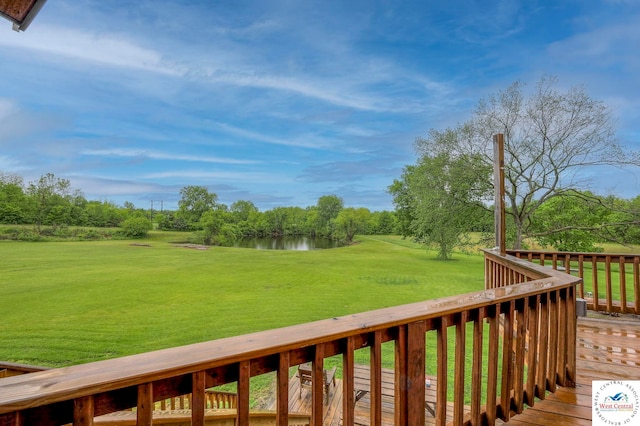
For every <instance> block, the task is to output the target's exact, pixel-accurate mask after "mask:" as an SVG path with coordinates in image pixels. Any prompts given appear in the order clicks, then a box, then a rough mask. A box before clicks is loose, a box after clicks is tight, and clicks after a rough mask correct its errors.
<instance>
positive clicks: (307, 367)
mask: <svg viewBox="0 0 640 426" xmlns="http://www.w3.org/2000/svg"><path fill="white" fill-rule="evenodd" d="M322 373H323V386H324V394H325V396H329V389H330V387H331V384H333V385H334V386H335V385H336V367H333V368H332V369H330V370H322ZM298 379H300V396H299V397H300V398H302V387H303V386H304V387H306V388H309V389H311V387H312V384H313V372H312V370H311V364H309V363H306V364H300V365H299V366H298Z"/></svg>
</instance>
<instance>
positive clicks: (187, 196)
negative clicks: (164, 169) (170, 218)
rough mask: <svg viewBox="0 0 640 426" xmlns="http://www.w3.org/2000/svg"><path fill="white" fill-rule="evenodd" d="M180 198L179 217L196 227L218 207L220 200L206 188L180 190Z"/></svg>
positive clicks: (192, 186) (191, 186)
mask: <svg viewBox="0 0 640 426" xmlns="http://www.w3.org/2000/svg"><path fill="white" fill-rule="evenodd" d="M180 196H181V198H180V201H178V216H179V217H180V218H181V219H183V220H184V221H185V222H187V223H189V224H190V225H192V226H194V227H197V226H198V225H197V224H198V223H199V222H200V218H201V217H202V215H203V214H204V213H205V212H207V211H209V210H212V209H214V208H215V207H216V202H217V200H218V196H217V195H216V194H215V193H213V192H209V190H208V189H207V188H206V187H205V186H195V185H190V186H185V187H184V188H182V189H181V190H180Z"/></svg>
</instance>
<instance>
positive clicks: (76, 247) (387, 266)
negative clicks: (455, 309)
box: [0, 232, 483, 366]
mask: <svg viewBox="0 0 640 426" xmlns="http://www.w3.org/2000/svg"><path fill="white" fill-rule="evenodd" d="M181 239H182V240H183V239H184V236H183V235H181V234H175V233H174V234H171V233H162V232H155V233H152V234H151V236H150V238H149V239H147V240H143V241H96V242H39V243H26V242H7V241H0V360H4V361H12V362H23V363H28V364H37V365H44V366H65V365H72V364H78V363H84V362H90V361H96V360H100V359H106V358H114V357H119V356H124V355H129V354H135V353H141V352H147V351H152V350H156V349H162V348H167V347H174V346H179V345H185V344H189V343H195V342H201V341H207V340H212V339H217V338H221V337H227V336H233V335H239V334H244V333H249V332H254V331H259V330H265V329H271V328H276V327H283V326H288V325H292V324H299V323H304V322H309V321H314V320H319V319H324V318H330V317H334V316H340V315H346V314H351V313H356V312H362V311H367V310H372V309H376V308H382V307H387V306H395V305H400V304H404V303H411V302H415V301H420V300H426V299H433V298H438V297H444V296H448V295H454V294H460V293H465V292H470V291H478V290H482V289H483V257H482V256H481V255H465V254H458V255H456V256H455V260H453V261H448V262H441V261H437V260H434V257H435V255H434V253H430V252H426V251H425V250H424V249H422V248H420V247H419V246H418V245H416V244H413V243H411V242H409V241H407V240H403V239H401V238H400V237H393V236H388V237H381V236H375V237H374V236H371V237H367V236H365V237H359V238H357V239H358V243H357V244H355V245H352V246H349V247H343V248H339V249H330V250H317V251H308V252H301V251H272V250H254V249H240V248H222V247H211V248H209V249H208V250H195V249H190V248H184V247H178V246H176V244H174V243H173V241H179V240H181ZM140 244H147V245H148V246H144V245H140Z"/></svg>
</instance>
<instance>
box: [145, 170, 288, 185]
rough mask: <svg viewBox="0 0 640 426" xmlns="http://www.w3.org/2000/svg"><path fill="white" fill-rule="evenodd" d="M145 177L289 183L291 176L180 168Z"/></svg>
mask: <svg viewBox="0 0 640 426" xmlns="http://www.w3.org/2000/svg"><path fill="white" fill-rule="evenodd" d="M144 178H145V179H167V178H171V179H175V178H180V179H207V180H211V179H218V180H225V181H232V182H251V183H261V184H262V183H277V182H286V183H290V182H291V178H290V177H285V176H281V177H278V176H277V175H274V174H271V173H255V172H217V171H208V170H207V171H204V170H180V171H171V172H161V173H149V174H147V175H145V176H144Z"/></svg>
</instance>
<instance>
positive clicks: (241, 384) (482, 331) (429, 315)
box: [0, 251, 581, 426]
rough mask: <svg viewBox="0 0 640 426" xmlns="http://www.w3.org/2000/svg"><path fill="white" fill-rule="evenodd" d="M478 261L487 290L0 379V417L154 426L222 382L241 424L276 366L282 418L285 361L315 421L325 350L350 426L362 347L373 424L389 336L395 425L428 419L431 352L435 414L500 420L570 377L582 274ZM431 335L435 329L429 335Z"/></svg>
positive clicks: (200, 411)
mask: <svg viewBox="0 0 640 426" xmlns="http://www.w3.org/2000/svg"><path fill="white" fill-rule="evenodd" d="M485 262H486V267H485V271H486V272H485V285H486V290H484V291H479V292H475V293H468V294H462V295H458V296H454V297H447V298H442V299H435V300H426V301H424V302H418V303H413V304H408V305H403V306H397V307H390V308H385V309H379V310H375V311H369V312H363V313H358V314H353V315H347V316H343V317H337V318H331V319H326V320H321V321H316V322H312V323H307V324H301V325H296V326H292V327H286V328H281V329H275V330H268V331H263V332H258V333H253V334H247V335H242V336H235V337H230V338H225V339H219V340H215V341H210V342H204V343H198V344H193V345H188V346H183V347H177V348H171V349H166V350H160V351H156V352H149V353H144V354H139V355H134V356H129V357H123V358H117V359H111V360H105V361H99V362H94V363H89V364H82V365H77V366H71V367H65V368H59V369H52V370H47V371H41V372H36V373H31V374H26V375H23V376H16V377H10V378H6V379H2V380H0V425H2V426H5V425H15V426H18V425H31V424H39V425H59V424H68V423H73V424H74V425H77V426H81V425H92V424H93V419H94V417H95V416H99V415H103V414H107V413H111V412H115V411H119V410H125V409H130V408H131V407H136V417H137V423H138V424H140V425H151V424H153V410H154V406H155V402H156V401H161V400H163V399H168V398H172V397H176V396H179V395H184V394H188V393H190V394H191V395H192V397H191V398H192V401H191V403H192V410H191V418H192V424H193V425H203V424H204V418H205V403H204V402H205V396H206V389H208V388H212V387H215V386H218V385H221V384H225V383H230V382H236V383H237V395H238V400H237V424H239V425H248V424H249V422H250V405H249V401H250V379H251V377H253V376H257V375H261V374H264V373H268V372H273V371H275V372H276V376H277V379H276V390H275V393H276V399H277V402H276V422H277V424H278V425H286V424H287V423H288V414H289V413H288V410H289V408H288V401H289V394H288V393H289V369H290V368H291V367H292V366H296V365H299V364H302V363H306V362H311V365H312V375H313V387H312V412H311V422H312V424H314V425H321V424H322V423H323V405H324V404H323V397H324V389H323V380H322V377H323V369H324V360H325V358H327V357H332V356H336V355H339V356H341V358H342V387H343V394H344V397H343V406H342V422H343V424H344V425H347V426H349V425H353V424H354V402H355V392H354V365H355V360H354V353H355V351H356V350H359V349H362V348H368V350H369V352H370V371H371V373H370V374H371V377H370V381H371V383H370V394H369V397H370V424H371V425H379V424H381V395H382V394H381V384H382V345H383V344H385V343H386V342H393V346H394V377H395V392H394V398H395V401H394V415H395V424H398V425H419V424H425V363H426V361H427V359H426V358H427V354H431V353H434V354H435V357H436V358H437V359H436V366H437V367H436V369H437V371H436V372H435V373H436V374H435V375H436V377H437V383H438V386H437V390H436V393H437V395H436V401H435V424H439V425H444V424H446V423H447V421H448V420H447V419H452V421H453V423H454V424H494V422H495V420H496V418H501V419H503V420H507V419H509V418H510V417H511V415H512V414H513V413H519V412H521V411H522V410H523V407H524V404H528V405H533V404H534V403H535V398H536V397H538V398H544V397H545V393H546V392H547V391H551V392H553V391H554V390H555V388H556V386H557V385H560V386H568V385H571V384H572V382H573V381H574V380H575V361H576V359H575V353H576V315H575V302H576V286H577V285H579V284H580V282H581V279H580V278H577V277H572V276H570V275H567V274H564V273H562V272H559V271H556V270H553V269H551V268H546V267H543V266H539V265H535V264H533V263H530V262H527V261H525V260H522V259H517V258H515V257H513V256H500V255H499V253H496V252H493V251H486V252H485ZM452 284H454V283H452ZM468 329H469V330H470V332H467V330H468ZM428 334H429V335H434V336H435V339H429V342H427V339H426V336H427V335H428ZM450 335H451V336H450ZM449 337H451V339H450V338H449ZM432 340H435V342H432ZM468 355H469V359H470V361H467V356H468ZM429 356H431V355H429ZM469 369H470V371H471V374H470V375H469V374H468V373H467V370H469ZM466 407H468V408H466Z"/></svg>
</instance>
